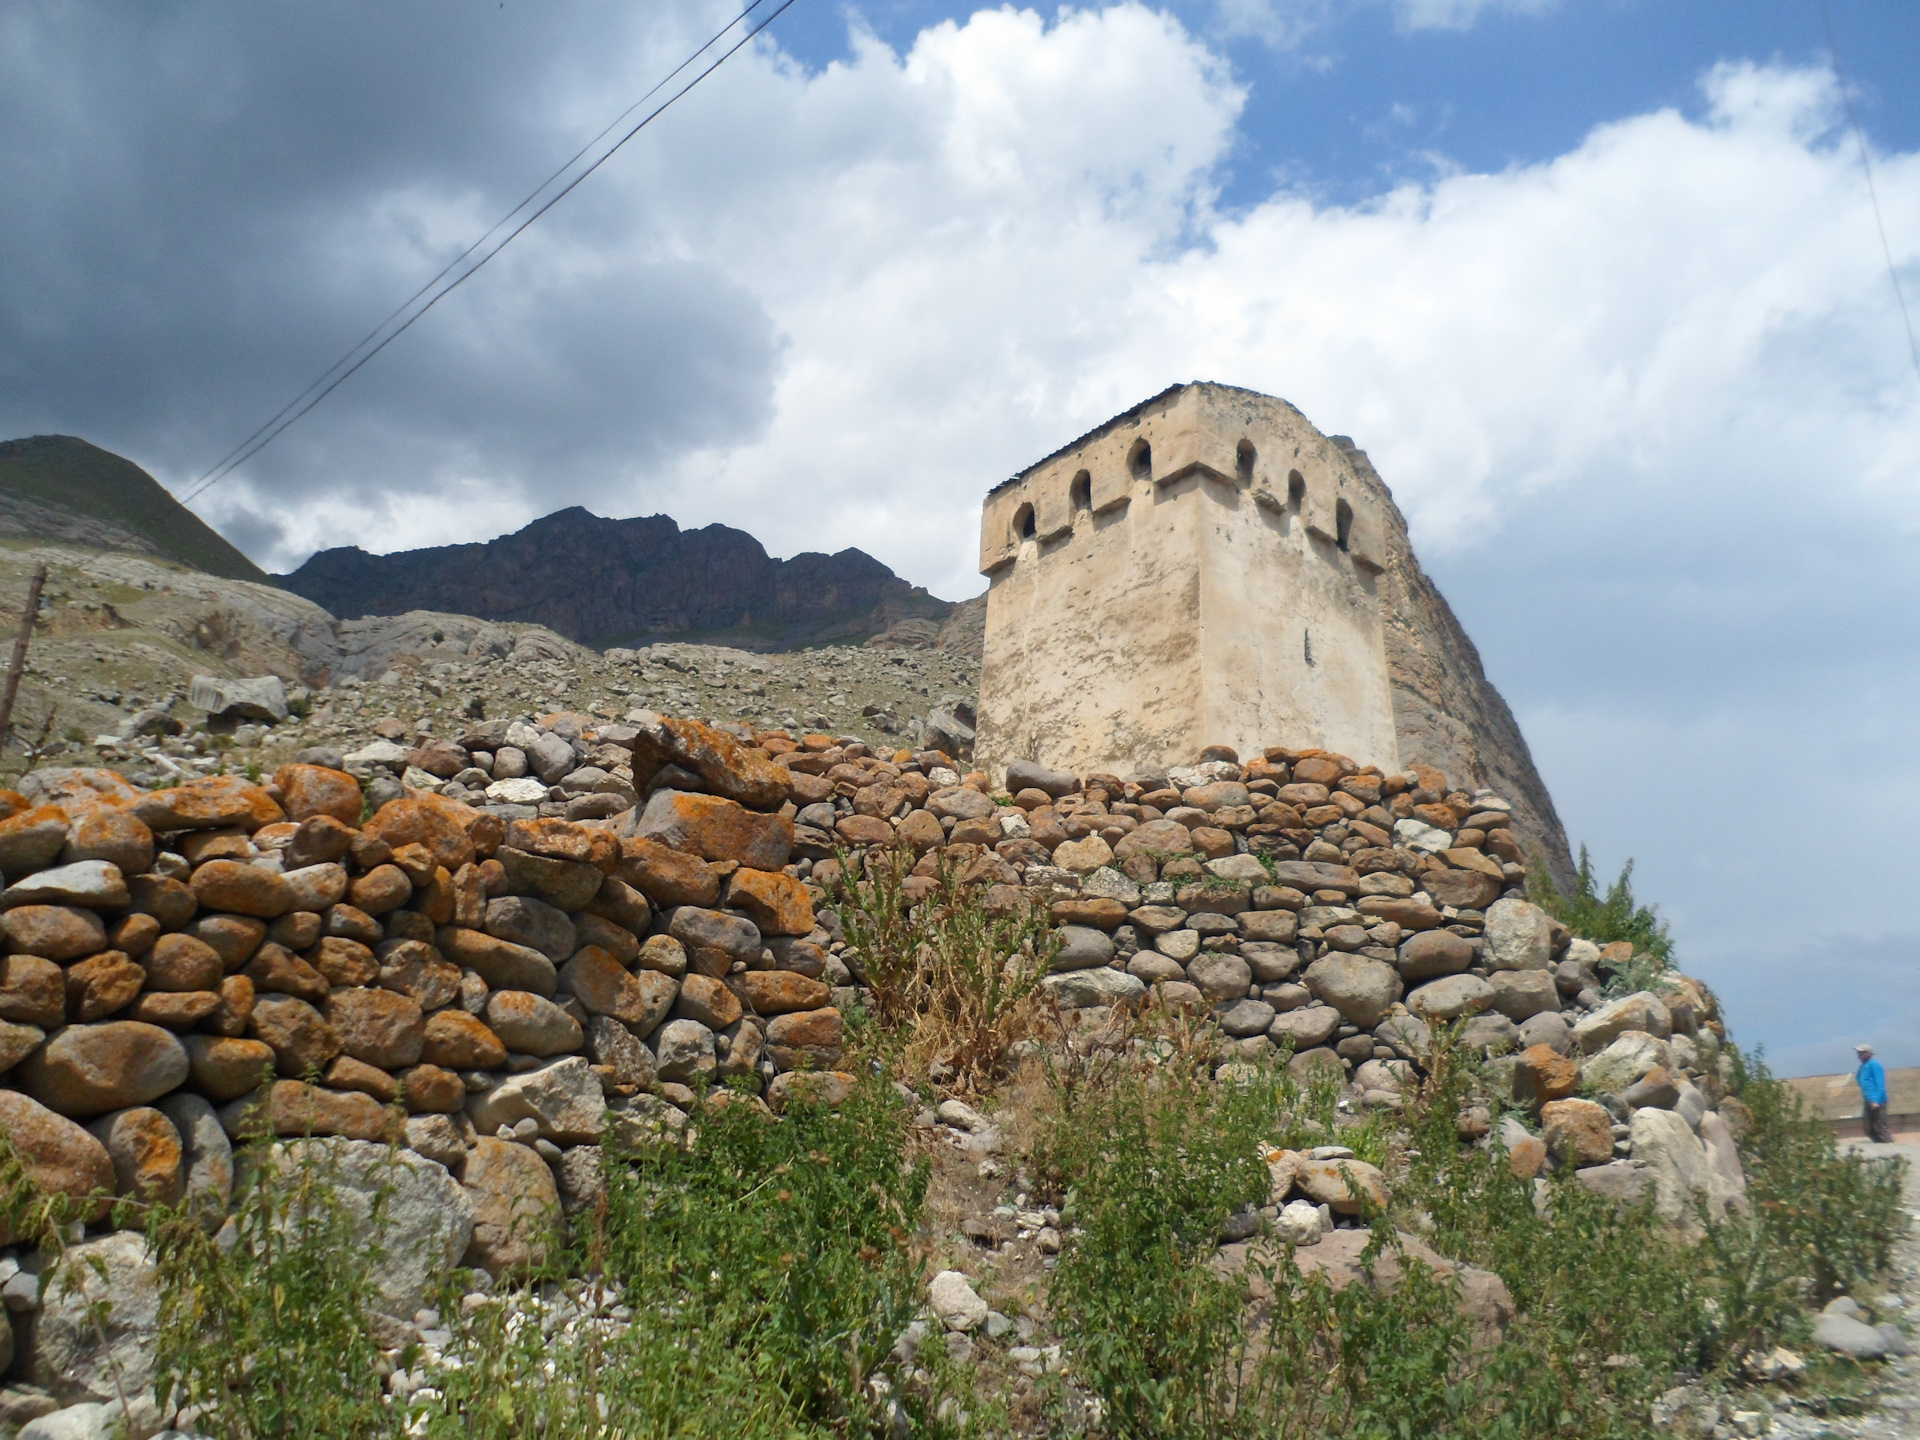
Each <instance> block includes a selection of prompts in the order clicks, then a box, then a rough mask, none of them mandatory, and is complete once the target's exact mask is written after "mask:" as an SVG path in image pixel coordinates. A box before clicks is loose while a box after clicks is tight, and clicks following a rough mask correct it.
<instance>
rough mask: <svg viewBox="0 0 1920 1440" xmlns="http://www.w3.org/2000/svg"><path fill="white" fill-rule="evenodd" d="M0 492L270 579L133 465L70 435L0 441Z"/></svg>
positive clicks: (240, 574)
mask: <svg viewBox="0 0 1920 1440" xmlns="http://www.w3.org/2000/svg"><path fill="white" fill-rule="evenodd" d="M0 495H17V496H22V497H24V498H27V499H30V500H38V501H42V502H44V503H48V504H53V505H60V506H64V507H65V508H67V509H68V510H72V511H75V512H77V513H79V514H81V515H85V516H88V517H89V518H91V519H94V520H99V521H104V522H105V523H107V524H110V525H118V526H120V527H121V528H123V529H125V530H130V531H132V532H133V533H134V534H136V535H140V536H142V537H144V538H145V539H146V540H147V541H149V542H150V543H151V544H153V545H154V546H156V547H157V548H158V549H159V550H160V551H161V552H162V553H163V554H165V555H166V556H167V557H168V558H169V559H172V560H177V561H179V562H180V563H181V564H183V565H191V566H192V567H193V568H194V569H196V570H203V571H205V572H206V573H207V574H209V575H224V576H226V577H227V578H228V579H230V580H259V581H262V582H264V583H269V584H270V583H272V582H271V581H270V580H269V579H268V577H267V575H266V573H265V572H264V571H263V570H261V569H260V567H259V566H258V565H255V564H254V563H253V562H252V561H251V560H249V559H248V558H247V557H246V556H245V555H242V554H241V553H240V552H239V551H238V550H236V549H235V548H234V547H233V546H232V545H230V544H229V543H228V542H227V541H226V540H225V539H223V538H222V537H221V535H220V534H219V532H218V531H216V530H214V529H213V528H212V527H211V526H209V525H208V524H207V523H206V522H205V521H203V520H201V519H200V517H199V516H197V515H195V514H194V513H193V512H192V511H191V510H188V509H187V508H186V507H185V506H183V505H182V504H180V502H179V501H177V500H175V499H174V498H173V496H172V495H170V494H169V493H167V490H166V487H165V486H163V485H161V483H160V482H159V481H158V480H155V479H154V478H153V477H152V476H151V475H149V474H147V472H146V471H144V470H142V469H141V468H140V467H139V466H138V465H136V464H134V463H133V462H132V461H131V460H124V459H122V458H121V457H120V456H118V455H115V454H113V453H111V452H110V451H106V450H102V449H101V448H100V447H99V446H98V445H89V444H88V443H87V442H86V441H85V440H80V439H77V438H75V437H74V436H72V435H34V436H31V437H29V438H27V439H25V440H5V441H0Z"/></svg>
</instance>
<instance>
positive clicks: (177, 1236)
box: [148, 1148, 400, 1440]
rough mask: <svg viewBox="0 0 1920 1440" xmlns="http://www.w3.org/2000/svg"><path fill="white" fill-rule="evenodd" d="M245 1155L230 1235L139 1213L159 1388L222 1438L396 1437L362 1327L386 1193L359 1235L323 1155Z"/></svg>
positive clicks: (372, 1347)
mask: <svg viewBox="0 0 1920 1440" xmlns="http://www.w3.org/2000/svg"><path fill="white" fill-rule="evenodd" d="M267 1154H268V1152H266V1151H263V1150H261V1149H258V1148H255V1149H253V1150H250V1151H248V1152H243V1154H242V1156H241V1157H240V1160H241V1164H240V1166H239V1167H238V1168H239V1172H240V1174H241V1175H242V1177H243V1179H242V1183H241V1186H240V1191H239V1196H238V1203H237V1204H236V1205H235V1207H234V1212H233V1219H232V1222H231V1224H232V1233H231V1235H230V1236H222V1237H219V1238H216V1237H215V1236H214V1235H210V1234H209V1233H208V1232H207V1230H206V1228H205V1226H204V1225H203V1224H202V1223H201V1217H200V1216H198V1215H196V1214H193V1213H190V1212H188V1211H172V1212H168V1211H156V1212H155V1213H154V1214H153V1215H152V1216H151V1217H150V1220H149V1225H148V1233H149V1236H150V1237H151V1240H152V1244H153V1248H154V1252H155V1258H156V1264H157V1267H158V1274H157V1277H156V1278H157V1281H158V1285H159V1290H160V1328H159V1340H158V1347H157V1362H158V1363H157V1369H156V1376H157V1383H156V1387H155V1388H156V1391H157V1393H158V1395H159V1398H160V1402H161V1406H162V1408H163V1409H164V1408H166V1407H168V1406H170V1405H192V1406H195V1407H197V1408H198V1410H199V1417H200V1418H199V1420H198V1422H197V1428H199V1429H202V1430H206V1431H208V1432H209V1433H211V1434H215V1435H219V1436H222V1437H226V1440H256V1437H258V1440H266V1437H276V1440H301V1437H306V1436H311V1437H314V1440H330V1437H339V1440H360V1437H379V1436H388V1435H397V1434H399V1433H400V1417H399V1416H397V1415H396V1414H395V1412H394V1411H393V1409H392V1408H391V1407H390V1406H389V1405H388V1404H387V1402H386V1399H385V1397H384V1394H383V1389H382V1383H381V1382H382V1375H381V1366H380V1351H379V1347H378V1346H377V1345H376V1344H375V1342H374V1339H373V1337H372V1333H371V1331H370V1330H369V1328H368V1317H369V1315H370V1314H371V1312H372V1309H373V1300H374V1294H375V1291H374V1286H373V1277H374V1274H375V1272H376V1271H377V1268H378V1266H379V1264H380V1258H381V1247H380V1242H379V1239H378V1236H379V1232H380V1230H381V1228H382V1227H381V1223H380V1216H381V1215H382V1213H383V1207H384V1204H385V1198H386V1197H385V1196H384V1195H380V1196H377V1197H376V1198H375V1201H374V1208H373V1218H372V1224H371V1230H372V1234H373V1237H374V1238H373V1239H372V1240H371V1241H370V1242H369V1240H368V1239H366V1238H365V1237H364V1236H363V1235H362V1234H361V1233H360V1231H359V1229H358V1227H357V1226H356V1224H355V1221H354V1217H353V1216H352V1215H350V1214H349V1213H348V1212H347V1211H346V1210H345V1209H344V1208H343V1207H342V1206H341V1205H340V1203H339V1201H338V1200H337V1198H336V1197H335V1193H334V1173H333V1169H332V1167H331V1166H330V1165H329V1164H328V1163H327V1162H326V1160H325V1159H324V1158H323V1157H324V1152H322V1151H319V1150H317V1149H313V1148H309V1149H308V1150H306V1151H304V1152H303V1154H302V1157H301V1158H300V1160H299V1161H298V1162H297V1163H277V1164H276V1163H263V1161H264V1160H265V1157H266V1155H267Z"/></svg>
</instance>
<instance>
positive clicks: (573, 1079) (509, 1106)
mask: <svg viewBox="0 0 1920 1440" xmlns="http://www.w3.org/2000/svg"><path fill="white" fill-rule="evenodd" d="M467 1117H468V1118H469V1119H470V1120H472V1121H473V1128H474V1129H475V1130H477V1131H478V1132H479V1133H480V1134H482V1135H491V1134H492V1133H493V1132H494V1131H496V1130H498V1129H499V1128H500V1127H501V1126H502V1125H514V1124H517V1123H519V1122H520V1121H521V1120H524V1119H532V1120H533V1122H534V1123H535V1124H537V1125H538V1126H539V1127H540V1134H541V1135H542V1136H543V1137H544V1138H545V1139H548V1140H552V1141H554V1142H555V1143H556V1144H560V1145H578V1144H588V1143H592V1142H595V1141H598V1140H599V1138H600V1135H601V1132H602V1131H603V1130H605V1129H606V1124H607V1104H606V1101H605V1099H603V1098H602V1096H601V1093H600V1080H599V1077H598V1076H596V1075H595V1074H594V1073H593V1067H592V1066H591V1065H589V1064H588V1063H587V1061H586V1060H585V1059H583V1058H582V1057H580V1056H577V1055H575V1056H570V1057H568V1058H567V1059H565V1060H556V1061H554V1062H553V1063H552V1064H550V1065H542V1066H541V1067H540V1068H539V1069H537V1070H528V1071H526V1072H524V1073H522V1074H519V1075H510V1076H508V1077H507V1078H506V1079H504V1080H502V1081H501V1082H500V1083H499V1084H498V1085H496V1086H494V1088H493V1089H491V1090H488V1091H486V1092H485V1093H484V1094H480V1095H475V1096H472V1097H470V1098H469V1099H468V1101H467Z"/></svg>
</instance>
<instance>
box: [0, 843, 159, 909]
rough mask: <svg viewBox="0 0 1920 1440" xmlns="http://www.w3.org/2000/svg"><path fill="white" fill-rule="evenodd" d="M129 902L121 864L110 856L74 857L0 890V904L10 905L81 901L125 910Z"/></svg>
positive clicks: (129, 897) (99, 906)
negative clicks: (106, 858)
mask: <svg viewBox="0 0 1920 1440" xmlns="http://www.w3.org/2000/svg"><path fill="white" fill-rule="evenodd" d="M134 823H135V824H138V823H139V822H138V821H135V822H134ZM148 858H149V859H151V856H149V857H148ZM131 903H132V897H131V896H130V895H129V894H128V893H127V882H126V880H125V879H124V878H123V876H122V873H121V870H120V867H119V866H118V865H116V864H114V863H113V862H111V861H109V860H75V861H72V862H70V863H68V864H65V865H59V866H56V867H54V868H53V869H51V870H42V871H41V872H40V873H39V874H37V875H29V876H27V877H26V878H25V879H22V880H16V881H14V882H13V884H11V885H9V886H7V888H6V890H5V892H4V893H0V904H4V905H6V906H8V907H9V908H11V907H13V906H16V905H80V906H85V907H86V908H88V909H91V910H124V909H126V908H127V906H128V905H130V904H131Z"/></svg>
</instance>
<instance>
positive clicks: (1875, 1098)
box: [1853, 1045, 1893, 1145]
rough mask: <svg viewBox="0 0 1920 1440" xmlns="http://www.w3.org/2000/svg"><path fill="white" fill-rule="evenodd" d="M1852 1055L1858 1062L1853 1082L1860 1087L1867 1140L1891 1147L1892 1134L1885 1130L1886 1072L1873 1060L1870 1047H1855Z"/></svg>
mask: <svg viewBox="0 0 1920 1440" xmlns="http://www.w3.org/2000/svg"><path fill="white" fill-rule="evenodd" d="M1853 1053H1854V1054H1855V1056H1857V1057H1858V1058H1859V1061H1860V1066H1859V1068H1858V1069H1856V1070H1855V1071H1854V1072H1853V1080H1854V1083H1855V1084H1856V1085H1858V1086H1859V1087H1860V1100H1861V1104H1862V1105H1863V1106H1864V1107H1865V1110H1866V1120H1867V1138H1868V1139H1869V1140H1872V1141H1874V1142H1876V1143H1877V1144H1881V1145H1891V1144H1892V1143H1893V1133H1892V1132H1891V1131H1890V1130H1888V1129H1887V1072H1886V1070H1885V1069H1883V1068H1882V1067H1881V1064H1880V1062H1879V1061H1878V1060H1876V1059H1874V1058H1873V1047H1872V1046H1871V1045H1856V1046H1854V1047H1853Z"/></svg>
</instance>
